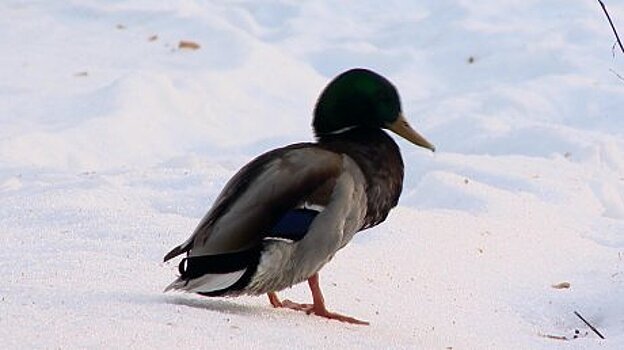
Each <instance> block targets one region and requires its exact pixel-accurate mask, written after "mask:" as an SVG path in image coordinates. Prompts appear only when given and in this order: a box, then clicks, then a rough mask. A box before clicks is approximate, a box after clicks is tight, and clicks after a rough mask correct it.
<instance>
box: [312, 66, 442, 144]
mask: <svg viewBox="0 0 624 350" xmlns="http://www.w3.org/2000/svg"><path fill="white" fill-rule="evenodd" d="M312 125H313V127H314V133H315V134H316V136H317V137H323V135H331V134H336V133H340V132H341V131H344V130H348V129H351V128H354V127H368V128H385V129H388V130H391V131H393V132H395V133H396V134H398V135H399V136H401V137H403V138H405V139H406V140H408V141H410V142H412V143H414V144H416V145H418V146H421V147H425V148H428V149H430V150H432V151H435V147H434V146H433V145H432V144H431V143H429V141H427V140H426V139H425V138H424V137H422V136H421V135H420V134H418V133H417V132H416V131H415V130H414V129H412V127H411V126H410V125H409V124H408V123H407V120H405V118H404V117H403V112H402V111H401V101H400V99H399V94H398V92H397V90H396V88H395V87H394V85H392V83H390V82H389V81H388V79H386V78H384V77H382V76H381V75H379V74H377V73H375V72H372V71H370V70H367V69H362V68H357V69H351V70H348V71H346V72H344V73H342V74H340V75H339V76H337V77H336V78H335V79H334V80H332V81H331V82H330V83H329V85H327V87H326V88H325V90H323V92H322V93H321V96H320V97H319V99H318V102H317V103H316V107H315V108H314V122H313V123H312Z"/></svg>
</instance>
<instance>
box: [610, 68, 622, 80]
mask: <svg viewBox="0 0 624 350" xmlns="http://www.w3.org/2000/svg"><path fill="white" fill-rule="evenodd" d="M609 71H611V73H613V74H615V76H616V77H618V79H620V80H622V81H624V77H623V76H622V75H621V74H619V73H618V72H616V71H614V70H613V69H609Z"/></svg>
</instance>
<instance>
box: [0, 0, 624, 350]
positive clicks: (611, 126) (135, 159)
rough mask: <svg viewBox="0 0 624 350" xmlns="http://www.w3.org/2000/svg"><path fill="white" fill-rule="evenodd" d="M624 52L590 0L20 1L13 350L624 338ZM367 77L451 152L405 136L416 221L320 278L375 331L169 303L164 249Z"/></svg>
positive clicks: (9, 199)
mask: <svg viewBox="0 0 624 350" xmlns="http://www.w3.org/2000/svg"><path fill="white" fill-rule="evenodd" d="M605 3H606V4H607V6H608V7H609V10H610V12H611V14H612V16H613V17H614V20H615V22H616V25H618V24H619V27H620V28H622V30H624V3H622V2H621V1H605ZM181 40H187V41H193V42H195V43H197V44H199V45H200V48H199V49H197V50H191V49H179V48H178V43H179V42H180V41H181ZM613 43H614V37H613V33H612V32H611V29H610V28H609V25H608V22H607V21H606V18H605V17H604V14H603V13H602V10H601V9H600V7H599V5H598V3H597V2H596V1H589V0H549V1H535V0H505V1H500V0H470V1H467V0H421V1H340V2H337V1H327V0H312V1H304V2H299V1H290V0H281V1H278V0H276V1H269V0H266V1H265V0H261V1H260V0H258V1H256V0H237V1H222V0H219V1H200V0H183V1H154V0H150V1H146V0H128V1H105V0H80V1H79V0H74V1H43V0H41V1H14V0H5V1H2V2H1V3H0V45H1V46H2V47H3V50H2V55H0V76H1V77H2V78H1V79H0V247H1V248H0V275H1V276H2V280H3V281H2V283H1V284H0V348H2V349H96V348H103V349H115V348H120V349H122V348H128V349H153V348H163V349H199V348H205V349H212V348H221V349H227V348H231V349H295V348H316V349H323V348H332V349H336V348H337V349H622V348H624V115H623V114H622V111H623V109H622V107H623V106H624V78H619V77H618V74H619V75H620V76H624V62H623V60H624V56H623V55H622V54H621V53H620V52H617V50H612V45H613ZM352 67H368V68H371V69H373V70H376V71H378V72H380V73H382V74H384V75H385V76H387V77H388V78H389V79H390V80H392V81H393V82H394V83H395V85H396V86H397V87H398V89H399V92H400V93H401V96H402V102H403V109H404V112H405V114H406V115H407V116H408V119H410V120H411V122H412V125H413V126H415V128H416V129H417V130H419V131H420V132H421V133H422V134H424V135H425V136H426V137H427V138H428V139H430V140H431V141H432V142H433V143H434V144H435V145H436V146H437V148H438V152H437V153H435V154H431V153H429V152H427V151H426V150H423V149H419V148H416V147H413V146H412V145H410V144H409V143H407V142H405V141H403V140H398V141H397V142H398V143H399V145H400V147H401V149H402V153H403V156H404V160H405V163H406V181H405V186H404V191H403V195H402V198H401V202H400V204H399V206H398V207H397V208H396V209H395V210H394V211H393V212H392V213H391V214H390V216H389V217H388V219H387V220H386V222H385V223H383V224H382V225H379V226H377V227H375V228H374V229H370V230H367V231H364V232H361V233H359V234H358V235H356V238H355V239H354V240H353V242H351V244H349V245H348V246H347V247H346V248H345V249H343V250H342V251H340V252H339V253H338V254H337V255H336V257H335V258H334V259H333V260H332V261H331V262H330V263H329V264H328V265H327V266H326V267H325V268H324V269H323V270H322V271H321V284H322V287H323V289H324V292H325V297H326V299H327V303H328V305H329V307H330V309H333V310H335V311H338V312H342V313H346V314H349V315H352V316H355V317H358V318H361V319H364V320H368V321H370V322H371V325H370V326H355V325H349V324H343V323H340V322H336V321H330V320H326V319H322V318H319V317H315V316H308V315H305V314H304V313H298V312H294V311H289V310H276V309H273V308H271V307H270V306H269V303H268V300H267V299H266V298H265V297H243V298H235V299H219V298H204V297H200V296H195V295H185V294H175V293H174V294H163V293H162V290H163V288H164V287H165V286H166V285H168V284H169V283H170V282H171V281H172V280H173V279H174V278H175V275H176V273H177V261H178V260H176V261H174V262H172V263H166V264H165V263H162V257H163V255H164V254H165V253H166V252H168V251H169V249H170V248H172V247H173V246H175V245H177V244H179V243H181V242H182V241H184V240H185V239H186V238H187V237H188V236H189V234H190V233H191V232H192V230H193V229H194V227H195V225H196V224H197V223H198V222H199V220H200V219H201V217H202V216H203V214H204V213H205V212H206V211H207V210H208V208H209V207H210V205H211V203H212V201H213V200H214V199H215V197H216V196H217V195H218V193H219V191H220V189H221V188H222V186H223V185H224V183H225V182H226V181H227V180H228V179H229V177H230V176H232V175H233V174H234V173H235V172H236V170H237V169H239V168H240V167H241V166H242V165H243V164H245V163H246V162H247V161H249V160H250V159H252V158H253V157H254V156H256V155H258V154H260V153H262V152H264V151H266V150H269V149H271V148H275V147H279V146H282V145H285V144H288V143H292V142H297V141H308V140H312V134H311V128H310V121H311V113H312V112H311V111H312V108H313V106H314V103H315V101H316V98H317V96H318V94H319V92H320V91H321V89H322V88H323V87H324V85H325V84H326V83H327V82H328V81H329V80H330V79H331V78H332V77H334V76H335V75H336V74H338V73H340V72H342V71H343V70H345V69H348V68H352ZM562 282H569V283H570V288H567V289H566V288H564V289H557V288H553V287H552V286H553V285H556V284H558V283H562ZM280 295H281V296H282V297H287V298H290V299H293V300H297V301H302V302H309V301H310V300H311V299H310V296H309V292H308V289H307V286H306V285H305V284H301V285H297V286H295V287H293V288H292V289H289V290H286V291H284V292H283V293H281V294H280ZM574 311H578V312H579V313H580V314H582V315H583V316H584V317H585V318H586V319H587V320H588V321H589V322H590V323H591V324H593V325H594V326H595V327H596V328H597V329H598V330H599V331H600V332H601V333H602V334H603V335H604V336H605V338H606V339H605V340H601V339H599V338H598V337H597V335H596V334H594V333H593V332H592V331H591V330H590V329H589V328H588V327H587V326H585V325H584V324H583V323H582V322H581V320H580V319H578V318H577V317H576V316H575V315H574V314H573V312H574ZM576 331H578V335H577V337H576V338H574V336H575V332H576ZM554 337H565V338H566V340H561V339H554Z"/></svg>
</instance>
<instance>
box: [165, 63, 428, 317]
mask: <svg viewBox="0 0 624 350" xmlns="http://www.w3.org/2000/svg"><path fill="white" fill-rule="evenodd" d="M312 125H313V129H314V134H315V136H316V140H317V141H316V142H314V143H297V144H292V145H289V146H286V147H283V148H278V149H275V150H272V151H269V152H267V153H264V154H262V155H260V156H258V157H257V158H255V159H254V160H252V161H251V162H249V163H248V164H247V165H245V166H244V167H243V168H242V169H241V170H239V171H238V173H236V175H234V177H232V179H231V180H230V181H229V182H228V183H227V184H226V185H225V187H224V188H223V190H222V192H221V194H220V195H219V196H218V197H217V199H216V201H215V202H214V204H213V206H212V208H211V209H210V210H209V211H208V213H207V214H206V215H205V216H204V218H203V219H202V220H201V222H200V223H199V225H198V226H197V228H196V229H195V231H194V232H193V234H192V235H191V237H189V238H188V239H187V240H186V241H185V242H184V243H182V244H181V245H179V246H177V247H175V248H173V250H171V251H170V252H169V253H168V254H167V255H166V256H165V258H164V260H165V261H168V260H169V259H172V258H173V257H175V256H178V255H180V254H183V253H186V254H187V256H186V257H185V258H184V259H182V261H181V262H180V263H179V272H180V276H179V278H178V279H176V280H175V281H174V282H173V283H171V284H170V285H169V286H168V287H167V288H166V289H165V291H168V290H179V291H185V292H192V293H197V294H201V295H204V296H210V297H212V296H239V295H261V294H267V295H268V298H269V302H270V303H271V305H272V306H273V307H276V308H279V307H285V308H290V309H294V310H300V311H305V312H307V313H308V314H315V315H318V316H322V317H326V318H329V319H336V320H339V321H343V322H349V323H356V324H368V323H367V322H364V321H360V320H358V319H355V318H353V317H349V316H345V315H341V314H338V313H334V312H330V311H329V310H327V308H326V306H325V302H324V299H323V294H322V293H321V288H320V285H319V277H318V274H319V271H320V270H321V268H323V266H324V265H325V264H326V263H327V262H329V261H330V260H331V259H332V257H333V256H334V255H335V254H336V252H337V251H338V250H340V249H341V248H343V247H344V246H345V245H346V244H347V243H349V241H350V240H351V238H353V236H354V234H355V233H356V232H358V231H361V230H364V229H366V228H370V227H373V226H375V225H377V224H379V223H381V222H382V221H384V220H385V219H386V217H387V216H388V213H389V212H390V209H392V208H393V207H395V206H396V205H397V202H398V199H399V195H400V194H401V190H402V187H403V160H402V158H401V154H400V152H399V147H398V146H397V144H396V143H395V142H394V141H393V140H392V138H391V137H390V136H388V134H386V132H385V131H384V130H383V129H387V130H390V131H393V132H394V133H396V134H398V135H399V136H401V137H403V138H405V139H407V140H408V141H410V142H412V143H414V144H416V145H418V146H421V147H424V148H428V149H430V150H431V151H434V150H435V148H434V146H433V145H432V144H431V143H429V142H428V141H427V140H426V139H425V138H424V137H423V136H421V135H420V134H418V133H417V132H416V131H415V130H414V129H412V128H411V127H410V125H409V124H408V123H407V121H406V119H405V118H404V116H403V113H402V111H401V103H400V100H399V95H398V92H397V90H396V88H395V87H394V86H393V85H392V83H390V82H389V81H388V80H387V79H386V78H384V77H382V76H381V75H379V74H377V73H375V72H372V71H370V70H367V69H352V70H349V71H346V72H344V73H342V74H340V75H338V76H337V77H336V78H335V79H334V80H332V81H331V82H330V83H329V84H328V85H327V87H326V88H325V89H324V90H323V92H322V93H321V95H320V97H319V99H318V101H317V103H316V106H315V109H314V121H313V124H312ZM306 280H307V281H308V284H309V287H310V290H311V293H312V301H313V302H312V304H298V303H295V302H292V301H289V300H283V301H281V300H280V299H279V298H278V296H277V294H276V292H278V291H281V290H283V289H285V288H288V287H291V286H293V285H295V284H297V283H300V282H303V281H306Z"/></svg>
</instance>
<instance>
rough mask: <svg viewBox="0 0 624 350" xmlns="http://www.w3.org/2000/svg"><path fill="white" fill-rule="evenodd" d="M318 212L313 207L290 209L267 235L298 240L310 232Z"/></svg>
mask: <svg viewBox="0 0 624 350" xmlns="http://www.w3.org/2000/svg"><path fill="white" fill-rule="evenodd" d="M318 213H319V212H318V211H316V210H312V209H293V210H289V211H288V212H286V214H284V216H282V217H281V218H280V219H279V221H278V222H277V223H276V224H275V226H273V227H272V228H271V229H270V230H269V232H268V234H267V237H273V238H284V239H289V240H293V241H298V240H300V239H302V238H303V237H304V236H305V234H306V233H307V232H308V229H309V228H310V225H311V224H312V221H314V218H316V216H317V215H318Z"/></svg>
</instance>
